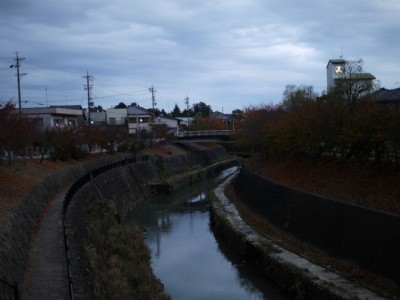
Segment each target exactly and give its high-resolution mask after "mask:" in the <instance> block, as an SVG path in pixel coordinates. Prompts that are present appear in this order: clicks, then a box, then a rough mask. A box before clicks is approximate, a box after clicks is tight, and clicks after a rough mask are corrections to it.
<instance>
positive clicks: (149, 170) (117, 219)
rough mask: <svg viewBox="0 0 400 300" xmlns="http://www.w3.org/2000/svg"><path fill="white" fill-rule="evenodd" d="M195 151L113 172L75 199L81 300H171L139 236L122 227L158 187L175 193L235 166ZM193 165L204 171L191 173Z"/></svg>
mask: <svg viewBox="0 0 400 300" xmlns="http://www.w3.org/2000/svg"><path fill="white" fill-rule="evenodd" d="M197 150H198V151H194V152H193V151H192V152H191V151H184V152H183V153H180V154H177V155H173V156H170V155H167V156H163V157H162V159H161V157H160V156H159V155H157V156H150V157H149V160H146V161H141V162H138V163H134V164H129V165H126V166H124V167H120V168H117V169H112V170H110V171H107V172H106V173H104V174H101V175H99V176H98V177H96V178H94V179H93V180H92V181H91V182H90V184H87V185H85V186H83V187H82V188H81V189H80V190H79V191H78V192H77V193H76V194H75V195H74V197H73V199H72V201H71V204H70V207H69V209H68V214H67V226H68V236H69V237H70V240H71V243H70V249H71V253H72V254H71V257H72V269H73V270H76V271H75V274H76V275H75V277H74V286H75V289H76V293H75V295H76V298H77V299H88V298H96V299H97V298H101V299H102V298H113V299H168V295H166V294H165V293H164V291H163V285H162V283H161V282H159V281H158V279H157V278H155V277H154V275H153V273H152V271H151V268H150V255H149V252H148V249H147V248H146V247H145V246H144V244H143V238H142V237H141V232H140V231H139V230H137V229H132V228H127V227H125V226H123V223H124V219H125V217H126V216H127V214H128V213H129V212H130V211H132V210H134V209H135V207H136V206H137V205H138V204H139V203H140V202H142V201H145V199H147V198H149V197H150V196H154V195H155V194H157V193H159V192H160V190H159V189H157V188H155V186H157V184H160V183H162V184H163V186H165V185H166V184H168V187H167V189H166V190H167V191H173V190H175V189H178V188H179V187H180V186H184V185H187V184H190V183H193V182H195V181H198V180H202V179H203V178H205V177H207V176H210V175H212V174H214V173H215V172H216V171H217V170H218V169H220V168H222V166H225V165H230V164H231V163H232V160H230V159H228V160H226V159H227V157H226V153H225V151H224V150H223V149H222V148H221V147H212V148H208V149H200V148H198V149H197ZM177 162H179V164H178V163H177ZM192 164H194V165H198V166H200V168H199V169H195V170H192V168H193V166H192ZM178 174H179V175H178ZM76 258H79V259H76Z"/></svg>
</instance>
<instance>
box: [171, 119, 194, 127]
mask: <svg viewBox="0 0 400 300" xmlns="http://www.w3.org/2000/svg"><path fill="white" fill-rule="evenodd" d="M176 119H177V120H178V122H179V125H180V126H186V127H187V126H189V125H193V124H195V122H196V120H195V119H194V118H192V117H176Z"/></svg>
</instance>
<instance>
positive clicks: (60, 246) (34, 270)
mask: <svg viewBox="0 0 400 300" xmlns="http://www.w3.org/2000/svg"><path fill="white" fill-rule="evenodd" d="M65 193H66V190H63V191H61V192H60V193H59V194H58V195H57V196H56V197H55V198H54V200H52V202H51V203H50V204H49V207H48V210H47V211H45V212H44V216H43V219H42V221H41V224H40V228H39V230H38V233H37V235H36V237H35V238H34V242H33V246H32V248H31V251H30V255H29V267H28V272H27V273H26V275H25V282H24V284H23V287H22V289H21V293H22V299H33V300H36V299H37V300H39V299H41V300H42V299H51V300H53V299H54V300H58V299H69V292H68V280H67V267H66V261H65V260H66V259H65V248H64V235H63V217H62V208H63V201H64V196H65Z"/></svg>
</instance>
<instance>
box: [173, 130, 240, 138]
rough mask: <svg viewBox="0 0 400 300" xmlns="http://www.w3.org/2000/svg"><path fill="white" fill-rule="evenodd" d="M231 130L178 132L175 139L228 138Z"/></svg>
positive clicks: (231, 132)
mask: <svg viewBox="0 0 400 300" xmlns="http://www.w3.org/2000/svg"><path fill="white" fill-rule="evenodd" d="M232 134H233V130H198V131H179V132H177V133H176V136H177V137H199V136H229V135H232Z"/></svg>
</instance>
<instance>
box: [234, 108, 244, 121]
mask: <svg viewBox="0 0 400 300" xmlns="http://www.w3.org/2000/svg"><path fill="white" fill-rule="evenodd" d="M232 116H233V119H234V120H236V121H240V120H241V119H243V111H242V110H240V109H234V110H232Z"/></svg>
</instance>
